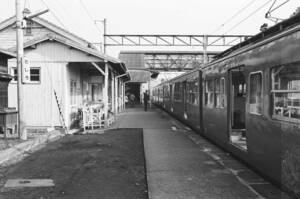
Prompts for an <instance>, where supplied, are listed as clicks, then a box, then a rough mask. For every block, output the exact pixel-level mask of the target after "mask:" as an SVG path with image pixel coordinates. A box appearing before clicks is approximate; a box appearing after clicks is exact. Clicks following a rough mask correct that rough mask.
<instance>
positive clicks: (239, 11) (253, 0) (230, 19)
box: [210, 0, 256, 34]
mask: <svg viewBox="0 0 300 199" xmlns="http://www.w3.org/2000/svg"><path fill="white" fill-rule="evenodd" d="M255 1H256V0H252V1H251V2H249V3H247V4H246V5H245V6H244V7H242V8H241V9H240V10H238V11H237V12H236V13H235V14H234V15H232V16H231V17H230V18H229V19H227V20H226V21H225V22H224V23H223V24H221V25H220V26H219V27H218V28H216V29H215V30H214V31H213V32H212V33H210V34H214V33H215V32H217V31H218V30H220V29H221V28H222V27H224V26H225V25H226V24H227V23H229V22H230V21H232V20H233V19H234V18H235V17H236V16H238V15H239V14H240V13H242V12H243V11H244V10H245V9H246V8H248V7H249V6H250V5H252V4H253V3H254V2H255Z"/></svg>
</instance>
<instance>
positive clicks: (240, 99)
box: [228, 66, 247, 150]
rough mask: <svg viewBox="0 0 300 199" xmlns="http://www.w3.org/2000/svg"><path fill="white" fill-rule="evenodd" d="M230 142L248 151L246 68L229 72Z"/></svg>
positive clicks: (238, 68)
mask: <svg viewBox="0 0 300 199" xmlns="http://www.w3.org/2000/svg"><path fill="white" fill-rule="evenodd" d="M229 80H230V84H229V107H230V108H229V109H228V111H229V114H228V116H229V117H228V118H229V121H228V124H229V141H230V142H231V143H232V144H233V145H235V146H237V147H239V148H241V149H243V150H247V139H246V93H247V92H246V76H245V74H244V66H240V67H237V68H234V69H231V70H230V71H229Z"/></svg>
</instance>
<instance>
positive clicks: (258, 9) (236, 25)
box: [223, 0, 273, 35]
mask: <svg viewBox="0 0 300 199" xmlns="http://www.w3.org/2000/svg"><path fill="white" fill-rule="evenodd" d="M271 1H273V0H269V1H267V2H266V3H264V4H263V5H261V6H260V7H258V8H257V9H256V10H254V11H253V12H251V13H250V14H249V15H247V16H246V17H245V18H244V19H242V20H241V21H239V22H238V23H237V24H235V25H234V26H232V27H231V28H230V29H229V30H227V31H226V32H225V33H223V35H225V34H227V33H229V32H230V31H232V30H233V29H235V28H236V27H238V26H239V25H240V24H241V23H243V22H244V21H246V20H247V19H249V18H250V17H252V16H253V15H254V14H255V13H257V12H258V11H260V10H261V9H262V8H264V7H265V6H266V5H267V4H268V3H270V2H271Z"/></svg>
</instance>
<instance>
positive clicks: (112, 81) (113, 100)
mask: <svg viewBox="0 0 300 199" xmlns="http://www.w3.org/2000/svg"><path fill="white" fill-rule="evenodd" d="M110 74H111V110H112V111H113V112H115V77H114V73H113V71H111V73H110Z"/></svg>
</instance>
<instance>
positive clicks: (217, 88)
mask: <svg viewBox="0 0 300 199" xmlns="http://www.w3.org/2000/svg"><path fill="white" fill-rule="evenodd" d="M214 90H215V99H214V105H215V107H220V103H221V96H220V94H221V92H220V79H215V83H214Z"/></svg>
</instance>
